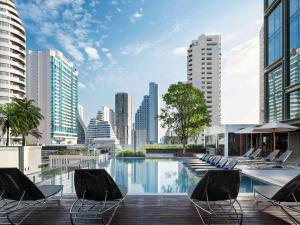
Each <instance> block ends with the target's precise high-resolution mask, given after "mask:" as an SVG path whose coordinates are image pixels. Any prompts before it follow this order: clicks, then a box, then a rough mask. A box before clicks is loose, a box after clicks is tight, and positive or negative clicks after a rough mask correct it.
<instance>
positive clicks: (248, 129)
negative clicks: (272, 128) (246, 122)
mask: <svg viewBox="0 0 300 225" xmlns="http://www.w3.org/2000/svg"><path fill="white" fill-rule="evenodd" d="M256 128H257V126H250V127H246V128H243V129H241V130H239V131H237V132H235V133H236V134H257V133H270V132H258V131H254V130H255V129H256Z"/></svg>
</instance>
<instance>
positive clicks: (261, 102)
mask: <svg viewBox="0 0 300 225" xmlns="http://www.w3.org/2000/svg"><path fill="white" fill-rule="evenodd" d="M264 120H265V105H264V26H262V27H261V29H260V31H259V122H260V123H263V122H264Z"/></svg>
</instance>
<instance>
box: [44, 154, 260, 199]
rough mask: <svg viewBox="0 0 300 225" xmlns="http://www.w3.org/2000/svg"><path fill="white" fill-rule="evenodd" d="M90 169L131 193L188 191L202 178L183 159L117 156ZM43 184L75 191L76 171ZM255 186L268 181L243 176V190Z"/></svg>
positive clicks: (90, 166) (246, 191)
mask: <svg viewBox="0 0 300 225" xmlns="http://www.w3.org/2000/svg"><path fill="white" fill-rule="evenodd" d="M88 168H104V169H106V170H107V171H108V173H109V174H110V175H111V176H112V177H113V179H114V180H115V181H116V183H117V184H118V185H125V186H126V187H127V188H128V193H129V194H150V193H151V194H166V193H187V192H188V190H189V188H190V187H193V186H195V185H196V184H197V183H198V182H199V180H200V179H201V177H198V176H196V175H195V174H194V173H193V172H191V171H190V170H189V169H188V168H187V167H185V166H184V164H183V163H182V160H175V159H136V158H135V159H129V158H127V159H126V158H123V159H121V158H118V159H111V160H108V161H105V162H95V163H92V164H90V165H89V166H88ZM43 183H50V184H62V185H64V194H74V193H75V188H74V170H70V171H69V170H66V171H65V172H63V173H61V174H56V175H55V176H53V177H51V178H49V179H47V180H44V182H43ZM254 185H265V183H263V182H260V181H258V180H255V179H253V178H249V177H247V176H244V175H243V176H241V186H240V192H243V193H248V192H252V190H253V186H254Z"/></svg>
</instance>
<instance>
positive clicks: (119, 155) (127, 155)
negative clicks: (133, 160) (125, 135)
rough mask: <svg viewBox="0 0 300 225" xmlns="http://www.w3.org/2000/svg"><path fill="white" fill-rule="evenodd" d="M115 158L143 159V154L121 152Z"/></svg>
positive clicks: (129, 151) (127, 151)
mask: <svg viewBox="0 0 300 225" xmlns="http://www.w3.org/2000/svg"><path fill="white" fill-rule="evenodd" d="M117 157H145V153H144V152H142V151H138V152H134V151H132V150H123V151H121V152H120V153H119V154H118V155H117Z"/></svg>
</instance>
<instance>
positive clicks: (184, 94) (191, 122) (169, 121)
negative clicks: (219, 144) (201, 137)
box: [160, 82, 210, 152]
mask: <svg viewBox="0 0 300 225" xmlns="http://www.w3.org/2000/svg"><path fill="white" fill-rule="evenodd" d="M163 100H164V102H165V105H166V106H165V108H163V109H162V112H161V115H160V119H161V121H162V126H163V127H165V128H168V129H169V130H173V131H174V132H175V133H176V135H177V136H178V138H179V140H180V142H181V144H182V145H183V149H184V152H185V148H186V145H187V142H188V139H189V138H192V137H194V135H195V134H196V133H200V132H201V131H203V129H204V128H205V127H206V126H207V125H208V124H209V121H210V119H209V115H208V111H207V106H206V101H205V97H204V94H203V93H202V92H201V91H199V90H198V89H196V88H194V87H193V86H192V85H191V84H186V83H182V82H178V83H177V84H172V85H170V87H169V89H168V92H167V93H166V94H165V95H163Z"/></svg>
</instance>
